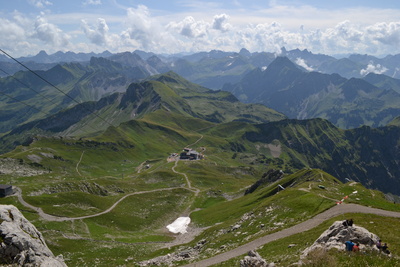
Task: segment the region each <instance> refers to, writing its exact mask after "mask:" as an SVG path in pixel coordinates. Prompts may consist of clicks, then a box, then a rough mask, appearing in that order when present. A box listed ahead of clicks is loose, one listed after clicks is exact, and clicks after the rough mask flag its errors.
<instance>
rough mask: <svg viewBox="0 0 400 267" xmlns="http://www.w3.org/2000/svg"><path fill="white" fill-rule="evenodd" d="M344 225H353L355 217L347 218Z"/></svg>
mask: <svg viewBox="0 0 400 267" xmlns="http://www.w3.org/2000/svg"><path fill="white" fill-rule="evenodd" d="M343 225H344V226H353V219H350V220H345V221H344V222H343Z"/></svg>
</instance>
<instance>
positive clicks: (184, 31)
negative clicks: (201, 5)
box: [167, 16, 210, 38]
mask: <svg viewBox="0 0 400 267" xmlns="http://www.w3.org/2000/svg"><path fill="white" fill-rule="evenodd" d="M167 28H168V29H169V30H170V31H172V33H179V34H181V35H183V36H186V37H189V38H198V37H204V36H206V35H207V34H208V29H209V28H210V24H209V23H207V22H205V21H203V20H200V21H197V20H195V19H194V18H193V17H192V16H187V17H185V18H184V19H183V20H181V21H179V22H171V23H169V24H168V25H167Z"/></svg>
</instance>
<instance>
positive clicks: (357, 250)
mask: <svg viewBox="0 0 400 267" xmlns="http://www.w3.org/2000/svg"><path fill="white" fill-rule="evenodd" d="M352 250H353V251H354V252H359V251H360V243H358V242H357V243H356V244H355V245H354V246H353V249H352Z"/></svg>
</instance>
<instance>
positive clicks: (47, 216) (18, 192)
mask: <svg viewBox="0 0 400 267" xmlns="http://www.w3.org/2000/svg"><path fill="white" fill-rule="evenodd" d="M179 188H183V189H186V190H188V188H185V187H170V188H160V189H154V190H149V191H140V192H134V193H130V194H127V195H125V196H123V197H121V198H120V199H119V200H117V201H116V202H115V203H114V204H113V205H112V206H111V207H109V208H108V209H106V210H105V211H102V212H99V213H96V214H92V215H86V216H80V217H73V218H71V217H58V216H54V215H50V214H47V213H45V212H44V211H43V210H42V209H41V208H39V207H35V206H33V205H31V204H29V203H28V202H26V201H25V200H24V199H23V198H22V190H21V188H19V187H16V192H15V194H16V195H17V197H18V201H19V202H20V203H21V204H22V205H24V206H25V207H27V208H30V209H33V210H34V211H36V212H37V213H38V214H39V216H40V217H42V218H43V219H44V220H46V221H57V222H64V221H74V220H82V219H88V218H93V217H97V216H100V215H103V214H106V213H109V212H110V211H112V210H113V209H114V208H115V207H116V206H117V205H118V204H119V203H120V202H121V201H123V200H124V199H125V198H127V197H130V196H133V195H141V194H146V193H152V192H161V191H170V190H175V189H179ZM189 190H190V189H189ZM190 191H192V190H190Z"/></svg>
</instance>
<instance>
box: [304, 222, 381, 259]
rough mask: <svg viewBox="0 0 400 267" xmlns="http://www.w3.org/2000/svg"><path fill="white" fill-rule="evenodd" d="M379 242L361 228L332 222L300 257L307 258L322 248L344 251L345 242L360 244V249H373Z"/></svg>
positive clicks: (376, 237) (375, 236)
mask: <svg viewBox="0 0 400 267" xmlns="http://www.w3.org/2000/svg"><path fill="white" fill-rule="evenodd" d="M378 240H379V237H378V236H377V235H375V234H373V233H371V232H369V231H368V230H367V229H365V228H364V227H361V226H356V225H353V226H344V225H343V222H342V221H336V222H334V223H333V224H332V225H331V226H330V227H329V229H328V230H326V231H325V232H323V233H322V234H321V235H320V236H319V238H318V239H317V240H316V241H315V242H314V244H313V245H311V246H310V247H308V248H307V249H305V250H304V251H303V254H302V256H303V257H305V256H307V255H308V254H309V253H310V252H311V251H313V250H315V249H318V248H322V249H326V250H329V249H332V248H336V249H338V250H345V245H344V244H345V242H346V241H352V242H354V243H357V242H358V243H360V249H361V250H363V249H366V248H368V249H375V250H378V249H377V248H376V246H375V245H374V244H375V243H376V242H377V241H378Z"/></svg>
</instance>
